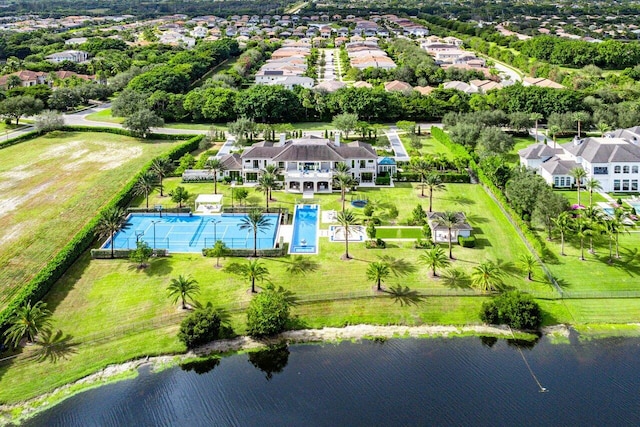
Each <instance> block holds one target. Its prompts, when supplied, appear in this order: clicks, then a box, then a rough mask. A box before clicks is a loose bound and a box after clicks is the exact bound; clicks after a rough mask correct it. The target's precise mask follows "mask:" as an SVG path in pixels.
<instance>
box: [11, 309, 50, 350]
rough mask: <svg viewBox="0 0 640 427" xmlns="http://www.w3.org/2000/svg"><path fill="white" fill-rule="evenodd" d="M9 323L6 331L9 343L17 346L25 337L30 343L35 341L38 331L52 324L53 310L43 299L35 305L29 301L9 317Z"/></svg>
mask: <svg viewBox="0 0 640 427" xmlns="http://www.w3.org/2000/svg"><path fill="white" fill-rule="evenodd" d="M9 325H10V326H9V328H8V329H7V330H6V331H5V332H4V336H5V342H6V343H7V344H9V345H11V346H12V347H17V346H18V345H19V344H20V341H22V339H23V338H26V339H27V342H28V343H33V342H34V340H35V338H36V335H38V333H40V332H42V331H44V330H47V329H48V328H49V327H50V326H51V311H49V310H48V309H47V304H45V303H43V302H42V301H38V302H37V303H35V304H34V305H31V301H29V302H27V304H26V305H22V306H20V307H18V308H17V309H16V310H15V312H14V313H13V315H12V316H11V317H10V318H9Z"/></svg>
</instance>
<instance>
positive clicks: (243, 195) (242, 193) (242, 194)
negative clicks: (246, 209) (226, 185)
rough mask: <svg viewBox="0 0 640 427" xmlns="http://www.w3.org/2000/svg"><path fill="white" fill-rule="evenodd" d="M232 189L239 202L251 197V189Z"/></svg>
mask: <svg viewBox="0 0 640 427" xmlns="http://www.w3.org/2000/svg"><path fill="white" fill-rule="evenodd" d="M231 191H232V192H233V195H234V197H235V199H236V200H237V201H238V203H240V204H242V203H243V202H244V201H245V200H247V197H249V190H247V189H246V188H232V189H231Z"/></svg>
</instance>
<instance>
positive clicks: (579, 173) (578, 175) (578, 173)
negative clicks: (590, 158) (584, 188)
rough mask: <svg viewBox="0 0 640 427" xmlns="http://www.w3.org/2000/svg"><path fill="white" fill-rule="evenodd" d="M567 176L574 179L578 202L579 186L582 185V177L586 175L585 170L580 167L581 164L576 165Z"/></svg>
mask: <svg viewBox="0 0 640 427" xmlns="http://www.w3.org/2000/svg"><path fill="white" fill-rule="evenodd" d="M569 176H571V177H573V179H575V181H576V187H578V204H580V186H581V185H582V180H583V178H585V177H586V176H587V172H586V171H585V170H584V169H582V166H576V167H575V168H573V169H571V170H570V171H569Z"/></svg>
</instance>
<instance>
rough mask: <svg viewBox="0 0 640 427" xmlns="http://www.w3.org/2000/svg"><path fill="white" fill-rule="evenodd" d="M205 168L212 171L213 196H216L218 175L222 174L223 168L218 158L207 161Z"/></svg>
mask: <svg viewBox="0 0 640 427" xmlns="http://www.w3.org/2000/svg"><path fill="white" fill-rule="evenodd" d="M207 168H208V169H211V170H212V171H213V194H218V173H222V172H224V170H225V168H224V165H223V164H222V162H221V161H220V159H219V158H217V157H214V158H213V159H209V160H207Z"/></svg>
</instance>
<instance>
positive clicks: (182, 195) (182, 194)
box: [169, 187, 191, 209]
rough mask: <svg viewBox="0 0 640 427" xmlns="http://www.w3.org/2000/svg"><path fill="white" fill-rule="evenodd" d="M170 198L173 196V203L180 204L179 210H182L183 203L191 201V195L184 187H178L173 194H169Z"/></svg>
mask: <svg viewBox="0 0 640 427" xmlns="http://www.w3.org/2000/svg"><path fill="white" fill-rule="evenodd" d="M169 196H171V201H172V202H174V203H177V204H178V208H179V209H182V203H184V202H186V201H187V200H189V197H191V194H189V192H188V191H187V189H186V188H184V187H176V188H174V189H173V190H172V191H171V192H169Z"/></svg>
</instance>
